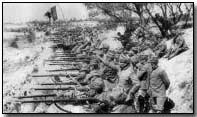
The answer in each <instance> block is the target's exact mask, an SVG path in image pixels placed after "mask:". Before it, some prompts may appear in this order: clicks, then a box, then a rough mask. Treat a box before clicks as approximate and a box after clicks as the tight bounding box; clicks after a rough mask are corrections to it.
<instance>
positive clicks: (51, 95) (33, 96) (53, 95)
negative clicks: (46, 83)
mask: <svg viewBox="0 0 197 117" xmlns="http://www.w3.org/2000/svg"><path fill="white" fill-rule="evenodd" d="M55 96H57V95H56V94H48V95H31V96H19V97H14V98H18V99H23V98H37V97H55Z"/></svg>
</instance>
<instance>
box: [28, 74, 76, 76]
mask: <svg viewBox="0 0 197 117" xmlns="http://www.w3.org/2000/svg"><path fill="white" fill-rule="evenodd" d="M54 76H59V77H69V76H72V77H76V76H78V74H49V75H31V77H54Z"/></svg>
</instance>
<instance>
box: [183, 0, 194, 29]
mask: <svg viewBox="0 0 197 117" xmlns="http://www.w3.org/2000/svg"><path fill="white" fill-rule="evenodd" d="M184 6H185V8H186V15H185V17H186V19H185V24H184V25H183V28H185V27H187V25H188V21H189V19H190V18H191V17H190V16H191V11H192V9H193V4H191V3H185V4H184Z"/></svg>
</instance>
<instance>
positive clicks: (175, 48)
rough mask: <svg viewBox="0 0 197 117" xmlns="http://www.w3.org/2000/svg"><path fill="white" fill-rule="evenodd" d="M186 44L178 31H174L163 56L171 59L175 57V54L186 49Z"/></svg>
mask: <svg viewBox="0 0 197 117" xmlns="http://www.w3.org/2000/svg"><path fill="white" fill-rule="evenodd" d="M188 49H189V48H188V46H187V44H186V42H185V40H184V38H183V37H182V36H181V32H180V31H176V36H175V38H174V39H173V40H172V45H171V47H170V49H169V50H168V53H167V54H166V55H165V56H164V57H165V58H168V59H171V58H173V57H175V56H176V55H178V54H180V53H182V52H184V51H186V50H188Z"/></svg>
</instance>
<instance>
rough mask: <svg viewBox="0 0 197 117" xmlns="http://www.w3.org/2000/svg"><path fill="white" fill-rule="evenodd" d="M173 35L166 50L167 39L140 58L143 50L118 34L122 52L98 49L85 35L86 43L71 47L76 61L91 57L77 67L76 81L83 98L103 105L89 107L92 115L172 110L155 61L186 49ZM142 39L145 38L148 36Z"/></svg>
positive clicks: (166, 83)
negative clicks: (87, 97) (86, 89)
mask: <svg viewBox="0 0 197 117" xmlns="http://www.w3.org/2000/svg"><path fill="white" fill-rule="evenodd" d="M137 34H138V32H137ZM174 34H176V35H175V37H174V39H173V41H172V47H171V48H170V49H169V50H168V49H167V45H166V41H167V39H163V40H162V41H160V43H157V44H156V47H154V48H151V47H149V48H148V49H150V50H151V52H150V53H148V54H141V53H143V52H142V51H143V49H142V50H140V49H141V48H140V47H139V46H138V47H136V46H132V43H135V42H136V41H131V39H128V38H126V37H124V35H121V34H120V33H118V36H119V37H117V39H118V40H119V41H120V42H121V43H122V45H123V49H120V50H118V51H112V50H110V46H109V45H107V44H103V46H102V48H98V47H99V46H100V45H101V41H100V40H98V39H95V37H93V36H92V35H89V36H90V39H84V40H83V41H81V42H80V43H75V44H74V46H73V48H72V50H71V52H72V53H75V54H76V55H77V57H91V61H86V62H83V63H82V64H81V70H80V73H79V75H78V76H77V78H76V80H77V81H78V82H79V83H80V84H87V85H85V86H82V87H86V88H88V89H89V91H88V92H87V94H88V95H89V96H90V97H96V98H98V99H99V100H102V101H105V102H107V105H106V103H105V104H95V105H93V108H94V111H95V112H112V113H136V112H139V113H148V112H156V113H163V112H170V109H172V108H173V107H174V103H173V101H172V100H171V99H170V98H168V97H167V96H166V91H167V90H168V88H169V86H170V80H169V78H168V75H167V73H166V72H165V71H164V70H163V69H162V68H160V67H159V66H158V60H159V58H161V57H163V56H164V57H167V58H168V59H171V58H172V57H174V56H176V55H178V54H180V53H181V52H183V51H185V50H187V49H188V47H187V45H186V43H185V41H184V39H183V38H182V36H181V33H180V31H175V32H174ZM136 37H137V36H136ZM143 38H145V39H146V38H149V35H148V36H147V35H145V37H143ZM133 40H134V39H133ZM137 43H139V42H137ZM133 45H134V44H133ZM138 45H140V44H138ZM139 48H140V49H139ZM145 49H147V48H145Z"/></svg>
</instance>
